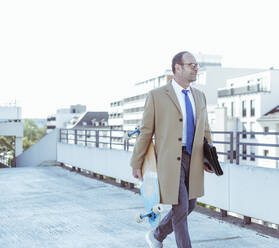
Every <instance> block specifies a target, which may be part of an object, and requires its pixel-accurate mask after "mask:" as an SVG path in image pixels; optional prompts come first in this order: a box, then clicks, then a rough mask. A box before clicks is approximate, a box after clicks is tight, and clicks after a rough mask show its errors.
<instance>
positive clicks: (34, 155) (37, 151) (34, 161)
mask: <svg viewBox="0 0 279 248" xmlns="http://www.w3.org/2000/svg"><path fill="white" fill-rule="evenodd" d="M57 137H58V130H57V129H55V130H53V132H51V133H49V134H47V135H45V136H44V137H43V138H42V139H40V140H39V141H38V142H37V143H36V144H34V145H33V146H31V147H29V148H28V149H27V150H26V151H25V152H23V153H22V154H20V155H19V156H17V157H16V167H26V166H28V167H33V166H38V165H40V164H41V163H43V162H46V161H56V160H57Z"/></svg>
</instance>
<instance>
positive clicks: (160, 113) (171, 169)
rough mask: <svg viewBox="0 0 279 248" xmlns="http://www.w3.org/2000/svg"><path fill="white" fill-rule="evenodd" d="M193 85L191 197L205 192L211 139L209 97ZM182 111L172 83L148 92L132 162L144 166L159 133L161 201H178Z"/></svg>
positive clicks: (156, 146)
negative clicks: (206, 144) (206, 153)
mask: <svg viewBox="0 0 279 248" xmlns="http://www.w3.org/2000/svg"><path fill="white" fill-rule="evenodd" d="M190 88H191V92H192V94H193V97H194V100H195V108H196V126H195V136H194V142H193V147H192V156H191V163H190V176H189V200H190V199H193V198H197V197H201V196H203V195H204V169H203V161H204V157H203V139H204V137H206V138H207V139H208V141H209V142H210V143H211V134H210V129H209V125H208V117H207V109H206V99H205V95H204V93H203V92H201V91H199V90H198V89H195V88H193V87H190ZM182 124H183V123H182V112H181V109H180V105H179V102H178V99H177V97H176V94H175V91H174V89H173V86H172V85H171V83H167V84H166V85H165V86H162V87H160V88H156V89H154V90H151V91H150V92H149V94H148V96H147V99H146V102H145V107H144V113H143V119H142V124H141V127H140V131H141V132H140V135H139V137H138V139H137V142H136V144H135V147H134V150H133V154H132V158H131V162H130V165H131V167H133V168H137V169H139V168H141V167H142V164H143V161H144V156H145V154H146V152H147V148H148V146H149V144H150V142H151V140H152V137H153V135H155V152H156V158H157V170H158V180H159V188H160V194H161V203H163V204H178V192H179V179H180V167H181V155H182V154H181V145H182V144H181V142H182Z"/></svg>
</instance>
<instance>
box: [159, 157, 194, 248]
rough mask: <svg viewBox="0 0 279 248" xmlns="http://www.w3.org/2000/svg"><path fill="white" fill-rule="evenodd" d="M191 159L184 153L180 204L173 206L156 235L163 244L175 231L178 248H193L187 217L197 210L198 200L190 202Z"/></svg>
mask: <svg viewBox="0 0 279 248" xmlns="http://www.w3.org/2000/svg"><path fill="white" fill-rule="evenodd" d="M190 158H191V157H190V156H189V155H188V154H187V153H186V152H183V153H182V161H181V173H180V185H179V196H178V204H177V205H172V209H171V210H170V211H169V212H168V214H167V215H166V216H165V217H164V218H163V219H162V221H161V222H160V224H159V225H158V227H157V228H156V229H155V233H154V236H155V238H156V239H157V240H159V241H160V242H163V240H164V239H165V238H166V237H167V235H168V234H170V233H172V232H173V231H174V235H175V240H176V244H177V247H178V248H192V245H191V240H190V236H189V231H188V222H187V216H188V215H189V214H190V213H191V212H192V211H193V209H194V208H195V206H196V200H197V199H191V200H190V201H189V200H188V199H189V198H188V192H189V191H188V189H189V172H190Z"/></svg>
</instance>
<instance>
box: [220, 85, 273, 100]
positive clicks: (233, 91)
mask: <svg viewBox="0 0 279 248" xmlns="http://www.w3.org/2000/svg"><path fill="white" fill-rule="evenodd" d="M257 92H269V91H268V90H267V89H266V88H265V87H263V86H262V85H261V84H253V85H247V86H243V87H237V88H226V89H220V90H218V97H228V96H236V95H246V94H251V93H257Z"/></svg>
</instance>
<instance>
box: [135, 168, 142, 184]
mask: <svg viewBox="0 0 279 248" xmlns="http://www.w3.org/2000/svg"><path fill="white" fill-rule="evenodd" d="M133 177H134V178H137V179H139V180H141V181H143V178H142V174H141V169H133Z"/></svg>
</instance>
